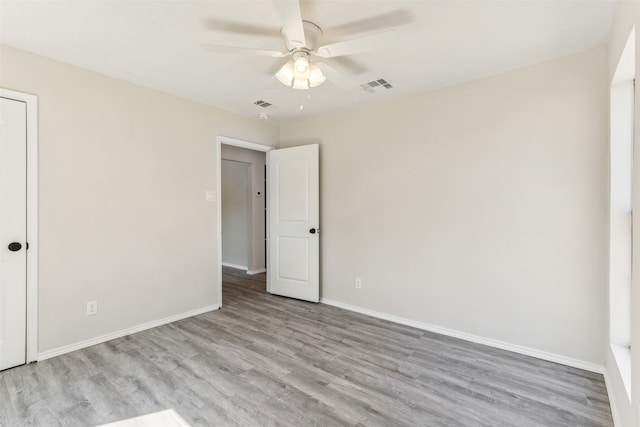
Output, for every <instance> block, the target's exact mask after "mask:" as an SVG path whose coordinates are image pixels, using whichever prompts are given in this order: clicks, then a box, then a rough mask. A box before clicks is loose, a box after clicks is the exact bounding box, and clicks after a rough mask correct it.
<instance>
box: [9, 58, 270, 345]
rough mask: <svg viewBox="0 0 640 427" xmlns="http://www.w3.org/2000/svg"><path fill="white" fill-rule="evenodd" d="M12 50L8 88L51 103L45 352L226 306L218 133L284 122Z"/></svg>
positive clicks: (43, 218) (46, 134) (43, 202)
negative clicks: (94, 307)
mask: <svg viewBox="0 0 640 427" xmlns="http://www.w3.org/2000/svg"><path fill="white" fill-rule="evenodd" d="M0 49H1V50H0V58H1V61H0V86H1V87H4V88H7V89H12V90H16V91H21V92H27V93H32V94H35V95H37V96H38V100H39V132H40V140H39V157H40V166H39V174H40V175H39V186H40V189H39V190H40V194H39V203H40V209H39V216H40V248H39V255H40V266H39V267H40V294H39V303H40V310H39V345H40V348H39V350H40V352H45V351H49V350H52V349H56V348H59V347H62V346H65V345H70V344H74V343H77V342H80V341H83V340H87V339H90V338H94V337H98V336H102V335H104V334H109V333H112V332H115V331H119V330H122V329H125V328H130V327H134V326H136V325H140V324H142V323H145V322H150V321H155V320H158V319H162V318H166V317H169V316H173V315H177V314H180V313H184V312H188V311H190V310H195V309H199V308H202V307H206V306H211V305H215V304H217V303H218V301H217V292H216V291H217V288H216V287H217V286H218V285H219V284H218V283H216V282H217V267H216V259H217V254H216V250H217V249H216V248H217V240H216V239H217V232H216V224H217V219H216V209H215V203H207V202H205V201H204V192H205V190H215V189H216V185H217V183H216V168H217V164H218V161H217V159H216V135H225V136H230V137H234V138H239V139H246V140H251V141H255V142H260V143H262V144H266V145H272V146H273V145H275V144H276V143H277V140H278V129H277V128H276V127H274V126H271V125H269V124H266V123H263V122H259V121H257V120H256V121H252V120H245V119H242V118H240V117H238V116H235V115H232V114H229V113H226V112H223V111H220V110H217V109H215V108H211V107H207V106H204V105H201V104H197V103H194V102H190V101H186V100H183V99H179V98H176V97H173V96H169V95H166V94H163V93H159V92H155V91H152V90H148V89H145V88H142V87H139V86H135V85H131V84H128V83H125V82H122V81H119V80H115V79H112V78H108V77H105V76H103V75H100V74H96V73H93V72H90V71H87V70H84V69H80V68H76V67H73V66H70V65H66V64H63V63H59V62H55V61H51V60H48V59H45V58H43V57H39V56H36V55H32V54H29V53H26V52H23V51H19V50H16V49H13V48H10V47H6V46H2V47H1V48H0ZM89 300H98V303H99V314H98V315H96V316H92V317H87V316H86V315H85V310H86V302H87V301H89Z"/></svg>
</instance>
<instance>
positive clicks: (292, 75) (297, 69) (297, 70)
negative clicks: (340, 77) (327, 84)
mask: <svg viewBox="0 0 640 427" xmlns="http://www.w3.org/2000/svg"><path fill="white" fill-rule="evenodd" d="M276 78H277V79H278V81H279V82H280V83H282V84H283V85H285V86H289V87H292V88H294V89H299V90H308V89H309V88H312V87H316V86H319V85H321V84H322V83H323V82H324V81H325V80H326V79H327V78H326V77H325V76H324V74H323V73H322V71H321V70H320V67H318V65H316V64H314V63H312V62H310V61H309V54H308V53H307V52H296V53H294V55H293V59H292V60H290V61H287V63H286V64H284V65H283V66H282V68H280V71H278V72H277V73H276Z"/></svg>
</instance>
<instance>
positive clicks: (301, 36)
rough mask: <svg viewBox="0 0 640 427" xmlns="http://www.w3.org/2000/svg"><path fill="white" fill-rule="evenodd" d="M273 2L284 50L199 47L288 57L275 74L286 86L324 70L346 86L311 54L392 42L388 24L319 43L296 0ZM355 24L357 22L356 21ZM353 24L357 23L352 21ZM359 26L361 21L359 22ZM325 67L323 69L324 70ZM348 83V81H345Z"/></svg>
mask: <svg viewBox="0 0 640 427" xmlns="http://www.w3.org/2000/svg"><path fill="white" fill-rule="evenodd" d="M273 5H274V7H275V9H276V11H277V13H278V15H279V17H280V20H281V22H282V29H281V30H280V34H281V36H282V37H283V39H284V45H285V48H286V50H283V51H276V50H264V49H253V48H247V47H239V46H221V45H213V44H203V45H202V48H203V49H205V50H208V51H213V52H230V53H247V54H254V55H262V56H270V57H273V58H289V59H288V60H287V62H286V63H285V64H284V65H283V66H282V67H281V68H280V70H279V71H278V72H277V73H276V75H275V77H276V78H277V79H278V80H279V81H280V82H281V83H282V84H284V85H285V86H289V87H292V88H294V89H309V88H312V87H316V86H319V85H321V84H322V83H323V82H324V81H325V80H326V77H325V72H326V73H327V74H328V75H329V76H330V78H331V79H332V80H334V81H335V82H336V83H337V84H338V85H340V86H345V82H350V79H349V78H348V77H346V76H344V75H343V74H342V73H341V72H339V71H337V70H336V69H334V68H333V67H331V66H329V65H327V64H326V63H323V62H317V61H312V58H313V57H318V58H323V59H331V58H337V57H345V56H348V55H352V54H356V53H362V52H370V51H374V50H379V49H383V48H387V47H391V46H392V45H393V41H394V39H395V30H394V29H391V28H388V29H385V30H382V31H379V32H376V33H373V34H369V35H365V36H361V37H357V38H353V39H350V40H346V41H342V42H337V43H331V44H326V45H321V44H320V41H321V38H322V29H321V28H320V27H319V26H318V25H316V24H314V23H313V22H310V21H305V20H303V19H302V15H301V12H300V3H299V0H273ZM399 12H400V11H395V12H392V13H391V14H387V15H388V16H386V18H389V19H388V21H394V18H401V19H395V20H396V21H400V20H405V21H406V18H407V17H406V15H405V14H404V13H399ZM384 18H385V16H380V17H376V19H370V20H368V21H369V22H366V21H367V20H362V21H359V24H367V25H366V26H370V25H369V24H374V25H376V26H377V24H378V23H379V22H381V21H385V20H384ZM373 21H375V22H373ZM224 24H225V25H216V26H222V27H225V29H227V30H228V31H231V32H241V33H245V34H255V33H259V32H260V31H261V30H262V31H263V32H269V30H268V29H266V28H263V27H259V28H258V27H252V26H249V25H246V24H238V23H230V22H226V23H224ZM356 24H357V23H356ZM355 26H356V27H357V26H358V25H355ZM359 26H360V27H362V26H363V25H359ZM323 71H324V72H323ZM347 85H350V84H348V83H347Z"/></svg>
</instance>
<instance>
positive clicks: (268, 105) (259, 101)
mask: <svg viewBox="0 0 640 427" xmlns="http://www.w3.org/2000/svg"><path fill="white" fill-rule="evenodd" d="M254 104H256V105H257V106H259V107H262V108H267V107H271V104H270V103H268V102H267V101H263V100H262V99H259V100H257V101H256V102H254Z"/></svg>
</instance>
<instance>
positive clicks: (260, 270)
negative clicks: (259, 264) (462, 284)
mask: <svg viewBox="0 0 640 427" xmlns="http://www.w3.org/2000/svg"><path fill="white" fill-rule="evenodd" d="M266 272H267V269H266V268H259V269H257V270H247V274H260V273H266Z"/></svg>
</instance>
